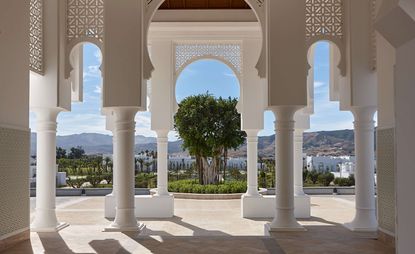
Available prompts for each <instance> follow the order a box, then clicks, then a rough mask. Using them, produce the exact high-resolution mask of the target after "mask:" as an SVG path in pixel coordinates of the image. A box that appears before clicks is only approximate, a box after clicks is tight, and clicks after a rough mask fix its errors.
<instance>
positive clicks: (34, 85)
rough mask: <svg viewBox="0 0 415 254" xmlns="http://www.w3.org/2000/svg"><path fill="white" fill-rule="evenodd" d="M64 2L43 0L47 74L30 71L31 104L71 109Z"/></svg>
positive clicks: (38, 106) (32, 105)
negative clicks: (66, 60)
mask: <svg viewBox="0 0 415 254" xmlns="http://www.w3.org/2000/svg"><path fill="white" fill-rule="evenodd" d="M64 20H65V5H64V2H63V1H56V0H44V1H43V59H44V62H43V64H44V75H39V74H37V73H34V72H30V107H31V108H56V107H61V108H63V109H66V110H70V109H71V88H70V82H69V81H68V80H66V79H65V78H64V63H65V34H66V29H65V22H64Z"/></svg>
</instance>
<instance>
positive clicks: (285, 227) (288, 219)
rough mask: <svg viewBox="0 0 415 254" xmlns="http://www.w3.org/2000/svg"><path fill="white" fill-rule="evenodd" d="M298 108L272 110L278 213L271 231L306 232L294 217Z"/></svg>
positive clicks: (282, 107) (272, 223)
mask: <svg viewBox="0 0 415 254" xmlns="http://www.w3.org/2000/svg"><path fill="white" fill-rule="evenodd" d="M298 109H299V108H298V107H296V106H278V107H274V108H272V111H273V112H274V114H275V118H276V121H275V129H276V137H275V138H276V142H275V144H276V148H275V149H276V188H275V190H276V193H275V196H276V213H275V218H274V220H273V221H272V222H271V224H269V225H268V230H269V231H304V230H305V229H304V227H302V226H301V225H300V224H299V223H298V222H297V220H296V219H295V216H294V188H293V185H294V124H295V121H294V114H295V112H296V111H297V110H298Z"/></svg>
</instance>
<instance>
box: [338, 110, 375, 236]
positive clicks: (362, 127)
mask: <svg viewBox="0 0 415 254" xmlns="http://www.w3.org/2000/svg"><path fill="white" fill-rule="evenodd" d="M375 112H376V108H375V107H361V108H353V109H352V113H353V116H354V120H355V121H354V131H355V154H356V172H355V179H356V187H355V191H356V214H355V217H354V219H353V221H352V222H350V223H346V224H345V226H346V227H348V228H349V229H350V230H353V231H376V230H377V227H378V223H377V219H376V209H375V205H376V204H375V173H374V169H375V165H374V158H375V145H374V140H375V123H374V121H373V117H374V114H375Z"/></svg>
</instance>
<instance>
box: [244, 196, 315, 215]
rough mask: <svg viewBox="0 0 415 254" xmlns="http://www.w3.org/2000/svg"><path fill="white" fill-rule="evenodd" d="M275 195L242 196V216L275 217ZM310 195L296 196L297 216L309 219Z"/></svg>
mask: <svg viewBox="0 0 415 254" xmlns="http://www.w3.org/2000/svg"><path fill="white" fill-rule="evenodd" d="M275 203H276V201H275V196H271V195H269V196H262V195H260V196H246V195H243V196H242V197H241V216H242V217H243V218H273V217H274V216H275V209H276V208H275ZM310 206H311V205H310V197H309V196H307V195H304V196H294V216H295V218H301V219H308V218H310V216H311V212H310V210H311V208H310Z"/></svg>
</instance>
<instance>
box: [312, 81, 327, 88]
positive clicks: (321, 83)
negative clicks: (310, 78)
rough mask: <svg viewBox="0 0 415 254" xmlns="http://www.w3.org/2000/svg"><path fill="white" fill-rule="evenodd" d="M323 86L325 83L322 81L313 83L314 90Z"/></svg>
mask: <svg viewBox="0 0 415 254" xmlns="http://www.w3.org/2000/svg"><path fill="white" fill-rule="evenodd" d="M325 85H326V82H323V81H315V82H314V88H315V89H318V88H321V87H324V86H325Z"/></svg>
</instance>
